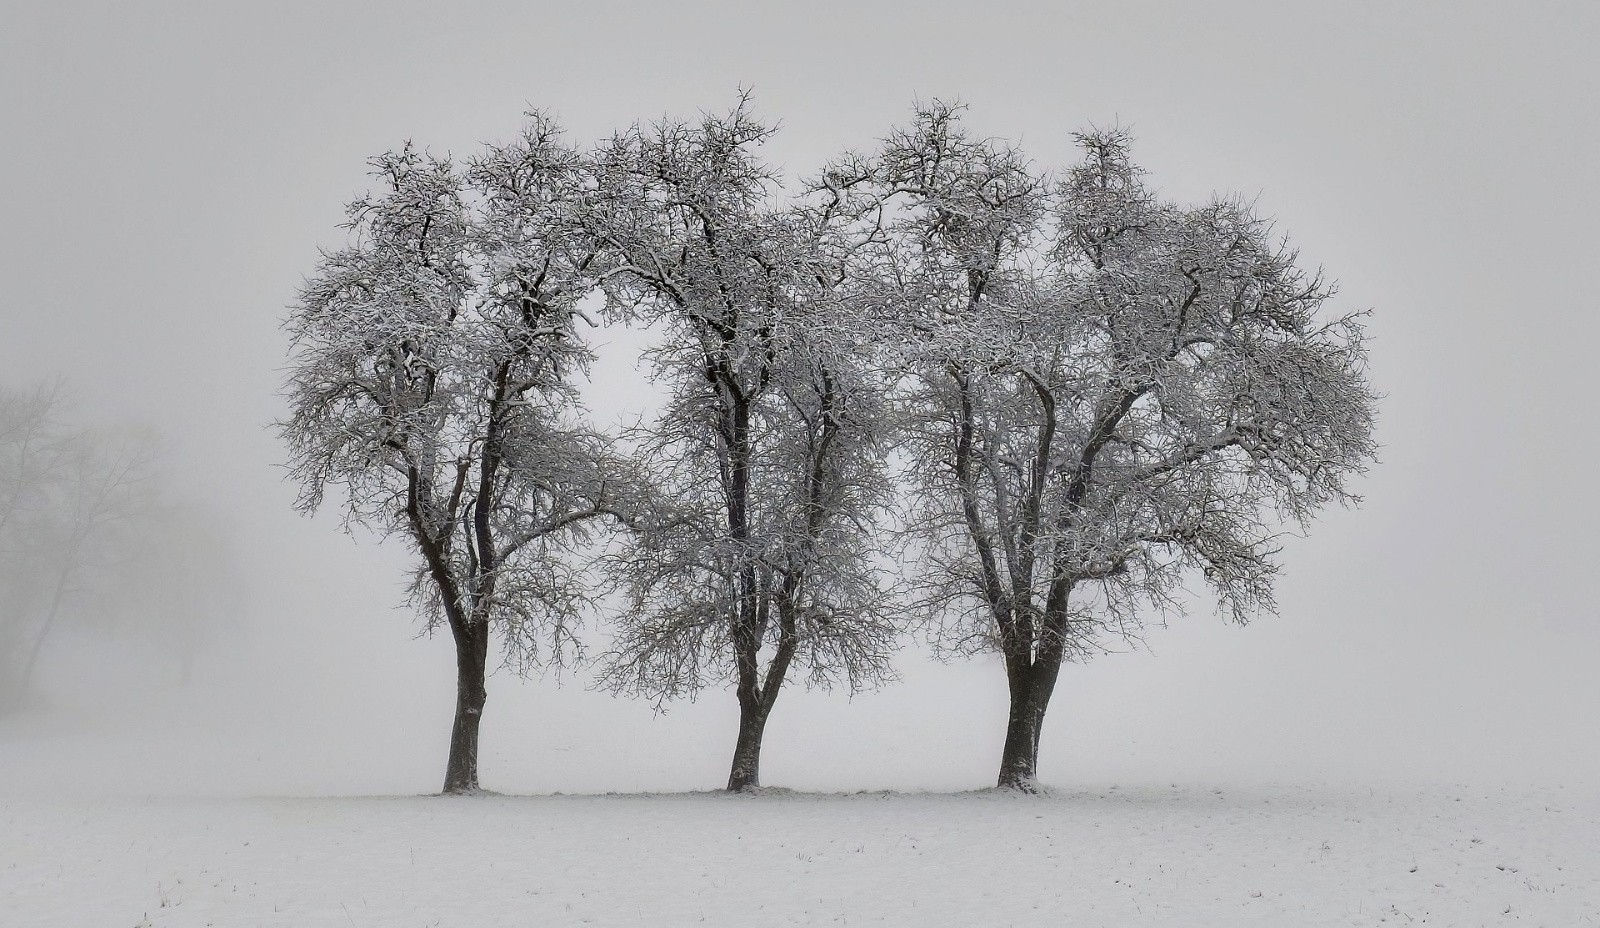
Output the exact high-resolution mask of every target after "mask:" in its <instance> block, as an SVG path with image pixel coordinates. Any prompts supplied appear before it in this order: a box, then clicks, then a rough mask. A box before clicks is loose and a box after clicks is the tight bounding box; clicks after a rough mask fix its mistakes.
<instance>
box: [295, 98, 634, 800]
mask: <svg viewBox="0 0 1600 928" xmlns="http://www.w3.org/2000/svg"><path fill="white" fill-rule="evenodd" d="M372 167H373V174H374V176H375V177H376V178H378V179H379V180H380V181H381V183H382V190H381V192H380V193H378V194H375V195H371V196H368V197H366V198H364V199H360V200H357V201H356V202H354V203H352V204H351V206H350V208H349V217H350V218H349V223H348V226H349V228H351V229H352V230H353V231H354V233H355V239H354V241H353V243H352V244H350V245H349V246H347V247H345V248H342V249H339V250H337V251H333V252H330V253H327V254H325V255H324V256H323V257H322V260H321V261H320V262H319V263H318V267H317V271H316V273H315V275H314V276H313V277H312V278H311V279H310V280H309V281H308V282H307V284H306V285H305V287H304V289H303V291H302V293H301V295H300V300H299V302H298V304H297V305H296V306H295V307H294V309H293V313H292V315H291V317H290V320H289V329H290V331H291V333H292V335H293V339H294V346H295V354H294V361H293V364H292V366H291V368H290V374H289V379H288V396H289V399H290V401H291V403H292V414H291V416H290V418H289V419H288V420H287V421H286V422H285V423H283V426H282V428H283V434H284V436H285V438H286V440H287V442H288V445H289V448H290V451H291V454H292V461H293V473H294V476H295V477H296V478H297V479H298V481H299V482H300V485H301V488H302V495H301V498H300V505H301V507H302V508H303V509H305V510H308V511H309V510H313V509H316V508H317V507H318V506H319V505H320V504H321V503H322V501H323V496H324V493H325V491H326V490H327V488H328V487H329V486H330V485H337V486H338V487H340V488H341V489H342V490H343V496H344V501H345V506H344V511H345V516H346V520H347V522H348V523H350V524H356V525H362V526H366V527H368V528H371V529H374V530H376V531H377V532H379V533H380V534H383V535H398V536H400V537H402V538H404V539H405V540H406V541H407V542H408V543H409V545H410V546H411V547H412V548H413V549H414V550H415V551H416V553H417V556H418V559H419V566H418V568H417V572H416V577H415V582H414V584H413V586H412V592H413V595H414V600H415V602H416V603H417V604H418V605H419V606H420V607H421V610H422V612H423V614H424V616H425V618H426V621H427V623H428V627H429V628H430V629H432V628H436V627H438V626H441V625H442V626H445V627H447V628H448V629H449V631H450V634H451V636H452V638H453V640H454V642H455V647H456V667H457V690H456V693H457V698H456V713H455V721H454V725H453V728H452V731H451V737H450V754H449V761H448V764H447V767H446V772H445V780H444V791H445V792H447V793H463V792H471V791H474V790H476V789H478V729H479V721H480V718H481V713H482V710H483V706H484V701H485V686H484V680H485V674H486V670H487V666H486V665H487V660H488V653H489V645H490V638H491V635H494V634H497V635H498V636H499V637H500V639H501V643H502V645H503V647H504V651H505V655H506V658H507V660H508V661H509V662H510V663H511V664H512V666H514V667H516V668H519V669H520V668H525V667H528V666H532V665H534V664H536V663H540V662H544V661H559V660H561V659H562V657H563V655H564V653H565V652H567V651H569V650H570V649H572V648H573V647H574V646H575V644H576V640H575V639H574V638H573V636H572V631H571V630H572V624H573V622H574V621H575V620H576V619H577V618H578V617H579V614H580V608H581V607H583V606H584V605H585V604H586V603H587V602H588V600H589V598H590V595H591V588H590V587H589V586H588V585H587V584H585V583H584V582H581V577H580V574H581V568H582V565H581V564H579V563H578V562H576V561H574V560H573V559H572V558H571V557H570V556H569V555H570V553H571V551H572V550H573V549H574V548H575V547H576V546H578V545H580V544H582V543H583V542H585V541H586V540H587V539H588V538H589V536H590V533H591V532H592V530H594V529H595V528H598V527H600V526H601V525H602V524H603V520H605V519H607V518H609V517H616V516H619V515H620V514H621V512H622V509H621V507H623V506H624V505H625V504H626V501H627V498H628V495H629V492H630V490H629V487H630V486H632V485H633V484H632V483H631V479H630V476H629V471H628V468H627V467H626V466H625V465H624V463H623V461H622V460H621V459H620V458H619V457H618V456H617V455H616V454H614V453H613V451H612V448H611V446H610V443H609V442H608V440H607V439H606V438H605V437H604V436H602V435H601V434H599V433H597V432H596V431H594V430H592V429H590V428H588V427H587V426H585V425H583V424H581V422H580V421H579V418H578V415H579V412H580V410H579V406H578V400H577V396H576V392H575V388H574V376H575V375H576V374H578V373H580V372H581V371H582V370H583V369H584V367H585V365H586V364H587V363H588V361H589V359H590V352H589V349H588V348H587V347H586V346H585V344H584V343H583V341H582V340H581V339H580V337H579V334H578V332H577V330H576V322H577V321H578V320H579V319H580V318H581V311H580V309H579V307H578V303H579V301H580V299H581V298H582V297H583V295H584V294H585V293H587V292H588V291H589V290H591V289H592V287H593V280H592V277H591V271H592V267H591V266H592V263H593V261H594V258H595V246H594V243H593V240H592V239H591V238H590V237H589V236H588V235H587V234H585V233H584V231H583V229H582V224H581V223H580V222H579V221H578V219H577V216H576V211H577V210H578V209H579V206H580V204H581V202H582V199H583V197H584V194H585V190H586V188H587V185H588V184H589V183H590V182H589V180H588V177H589V174H588V171H587V168H586V166H585V162H584V159H583V157H581V156H580V154H579V153H577V152H575V151H574V150H573V149H571V148H569V147H568V146H567V145H566V144H564V142H563V141H562V139H561V136H560V132H559V130H558V128H557V127H556V126H555V124H554V123H553V122H552V121H551V120H549V119H548V118H546V117H544V116H542V115H539V114H533V115H532V116H531V119H530V122H529V123H528V126H527V128H526V129H525V131H524V132H523V134H522V135H521V137H520V138H518V139H517V140H516V141H515V142H513V143H511V144H508V145H502V146H495V147H491V148H489V149H488V150H487V151H486V152H484V153H483V154H482V155H480V156H479V157H477V158H475V159H473V160H471V161H469V162H468V163H466V164H465V165H464V166H459V167H458V166H457V165H456V164H454V163H453V162H452V161H450V160H449V159H448V158H443V157H435V156H431V155H428V154H424V153H420V152H418V151H416V150H414V149H413V148H412V147H411V146H409V145H408V146H406V147H405V148H404V149H402V150H401V151H397V152H390V153H388V154H385V155H382V156H379V157H377V158H375V159H373V161H372Z"/></svg>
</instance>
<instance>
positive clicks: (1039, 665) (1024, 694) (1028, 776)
mask: <svg viewBox="0 0 1600 928" xmlns="http://www.w3.org/2000/svg"><path fill="white" fill-rule="evenodd" d="M1060 672H1061V660H1060V658H1059V657H1053V656H1050V655H1042V656H1040V657H1039V658H1036V659H1035V660H1034V661H1032V662H1031V663H1029V664H1027V665H1025V666H1021V667H1018V668H1017V669H1016V670H1014V671H1012V672H1011V674H1010V677H1011V710H1010V713H1009V715H1008V716H1007V719H1006V741H1005V746H1004V747H1003V748H1001V750H1000V776H999V779H998V781H997V782H996V784H995V785H996V786H998V787H1000V788H1001V789H1014V790H1018V791H1019V792H1024V793H1036V792H1038V791H1039V783H1038V775H1039V736H1040V734H1041V733H1042V732H1043V730H1044V713H1045V710H1046V709H1048V708H1049V707H1050V696H1051V694H1052V693H1054V691H1055V686H1056V677H1057V676H1059V675H1060Z"/></svg>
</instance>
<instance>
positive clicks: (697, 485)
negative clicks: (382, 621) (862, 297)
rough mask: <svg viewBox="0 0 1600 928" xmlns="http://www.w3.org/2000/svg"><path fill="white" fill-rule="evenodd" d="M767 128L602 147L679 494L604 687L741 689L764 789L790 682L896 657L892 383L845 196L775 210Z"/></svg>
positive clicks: (701, 127)
mask: <svg viewBox="0 0 1600 928" xmlns="http://www.w3.org/2000/svg"><path fill="white" fill-rule="evenodd" d="M769 134H770V130H769V129H768V128H766V127H765V126H763V125H762V124H761V123H759V122H758V121H756V120H755V119H754V118H752V117H751V115H750V114H749V113H748V111H747V110H746V107H745V104H744V102H743V101H741V104H740V106H739V107H738V108H736V109H735V110H734V111H733V112H732V113H730V114H728V115H726V116H707V117H705V118H704V119H703V121H701V122H700V123H699V124H686V123H679V122H662V123H659V124H656V125H654V126H652V127H649V128H641V127H638V126H635V127H634V128H633V129H632V130H630V131H628V132H625V133H622V134H620V135H618V136H617V137H616V138H615V139H614V140H613V141H612V142H611V144H610V145H609V146H607V147H606V148H604V150H603V151H602V152H601V153H600V155H599V166H600V177H601V184H600V197H599V198H598V201H597V208H596V209H595V210H594V212H593V221H594V223H595V227H596V232H597V235H598V236H599V238H600V239H601V241H603V243H604V245H605V248H606V254H605V258H604V260H605V262H606V265H607V291H608V295H609V296H610V305H611V307H612V309H613V310H614V311H616V312H618V313H619V314H621V315H623V316H625V317H626V318H630V319H640V320H643V321H644V322H646V323H648V324H652V325H655V324H659V325H660V326H661V328H662V330H663V331H664V333H665V334H664V337H663V340H662V341H661V343H660V344H659V345H658V347H656V348H655V349H653V350H652V351H651V352H650V354H649V358H650V361H651V362H652V364H653V370H654V376H655V378H656V380H657V381H658V382H659V383H661V384H663V385H664V387H665V389H666V390H667V391H668V400H667V404H666V408H665V410H664V411H663V413H662V414H661V415H660V417H659V418H658V419H656V420H655V421H654V422H652V423H649V424H647V425H644V426H642V427H640V428H639V429H638V430H636V432H635V434H634V435H633V438H634V439H635V441H636V443H637V445H638V450H639V453H640V455H641V460H642V461H644V462H646V466H647V467H648V468H649V473H650V479H651V482H652V484H653V485H654V486H655V487H656V488H657V489H658V490H659V492H660V493H662V494H663V495H664V496H665V497H667V498H668V499H670V501H671V504H670V506H671V516H670V517H665V518H659V519H656V520H655V521H654V522H653V523H652V524H649V525H641V526H639V528H638V531H636V532H634V533H632V534H631V535H630V538H629V541H628V543H627V546H626V550H624V551H623V552H622V553H621V555H620V556H619V558H618V559H617V560H618V563H620V565H621V575H622V576H623V577H624V578H625V579H626V581H627V589H628V591H629V592H630V594H631V600H632V602H631V608H629V609H627V610H625V611H624V612H623V614H622V615H621V616H620V617H619V619H618V622H619V625H620V628H619V632H618V636H617V638H616V644H615V651H614V652H613V654H612V655H611V660H610V662H609V664H608V666H607V669H606V671H605V676H604V679H605V680H606V681H607V682H608V683H609V684H610V685H611V686H613V687H614V688H617V689H622V690H629V691H634V692H640V693H644V694H647V695H649V696H652V697H653V698H655V699H657V700H661V699H666V698H670V697H675V696H679V695H684V694H693V693H695V692H697V691H698V690H699V689H700V688H701V687H703V686H705V685H708V684H718V683H725V682H727V683H732V684H733V687H734V692H735V695H736V696H737V699H738V703H739V730H738V736H737V740H736V742H735V745H734V752H733V761H732V765H731V771H730V773H729V776H728V789H730V790H745V789H752V788H755V787H758V786H759V785H760V757H761V745H762V737H763V733H764V731H765V727H766V723H767V720H768V718H769V716H770V714H771V712H772V709H773V706H774V704H775V702H776V700H777V698H778V695H779V692H780V689H781V687H782V686H783V684H784V682H785V680H786V679H787V678H788V676H789V674H790V673H792V672H793V671H795V670H803V672H804V673H805V674H806V678H807V680H808V682H810V683H813V684H822V685H827V684H830V683H831V682H834V681H841V680H842V681H843V682H845V683H846V684H847V685H848V686H849V687H850V688H852V689H854V688H856V687H858V686H862V685H865V684H869V683H872V682H875V681H877V680H879V679H881V678H882V677H883V675H884V674H885V673H886V672H887V668H888V659H889V656H890V654H891V652H892V649H893V644H894V628H893V625H892V624H891V622H890V621H889V620H888V618H887V616H886V610H887V609H888V607H889V603H888V602H887V596H886V592H885V583H884V577H883V576H882V573H881V571H880V570H879V569H878V567H877V566H876V565H875V562H874V560H873V557H872V555H873V551H874V546H875V543H876V540H877V539H876V535H875V532H874V518H875V515H876V514H877V512H878V510H879V509H880V508H881V506H882V504H883V503H884V501H885V499H886V498H887V490H888V488H887V485H886V483H885V478H884V473H883V457H884V449H883V440H882V437H883V436H882V422H883V418H884V416H883V401H884V389H883V383H882V379H881V377H876V376H874V375H873V373H872V372H871V370H870V369H869V367H868V365H867V363H866V362H867V356H866V353H865V352H864V350H863V348H864V344H865V343H866V342H867V341H869V340H870V338H871V333H870V332H868V331H867V330H866V329H865V328H864V327H863V325H862V321H863V320H862V319H861V318H860V316H859V315H858V313H857V309H858V307H857V306H856V304H855V303H854V302H852V300H851V299H850V294H849V292H848V291H849V285H850V281H849V280H848V279H847V275H846V274H845V267H846V264H847V260H846V259H847V253H848V251H849V243H848V242H847V241H844V240H841V239H840V238H839V236H840V234H842V232H843V231H844V230H846V229H847V225H848V224H845V223H841V222H839V221H838V216H839V214H838V210H837V207H838V206H839V205H840V202H839V200H838V198H832V199H830V198H827V197H824V198H822V199H821V201H820V202H819V203H818V204H815V205H814V207H813V208H809V209H799V208H786V207H782V206H780V205H776V204H774V203H772V202H770V201H771V198H772V197H773V195H774V194H776V193H778V190H777V184H776V182H775V180H774V178H773V176H772V174H771V172H770V171H769V169H768V168H767V167H766V165H765V164H764V163H763V162H762V161H761V160H760V158H759V156H758V155H757V153H756V148H757V147H758V146H759V145H760V144H761V143H762V142H763V141H764V140H765V139H766V138H767V137H768V136H769Z"/></svg>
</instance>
